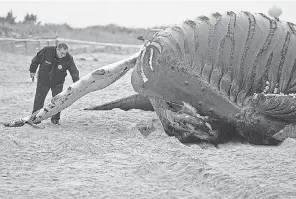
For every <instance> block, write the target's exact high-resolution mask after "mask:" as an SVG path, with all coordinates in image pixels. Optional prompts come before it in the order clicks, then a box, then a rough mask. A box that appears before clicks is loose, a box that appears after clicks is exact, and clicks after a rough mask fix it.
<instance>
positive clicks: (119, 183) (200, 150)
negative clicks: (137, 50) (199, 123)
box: [0, 53, 296, 199]
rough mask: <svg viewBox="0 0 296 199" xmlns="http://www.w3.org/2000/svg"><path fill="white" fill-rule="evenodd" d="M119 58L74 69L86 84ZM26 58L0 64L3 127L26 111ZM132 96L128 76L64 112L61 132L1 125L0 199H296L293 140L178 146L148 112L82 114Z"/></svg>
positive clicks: (29, 85)
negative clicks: (90, 76)
mask: <svg viewBox="0 0 296 199" xmlns="http://www.w3.org/2000/svg"><path fill="white" fill-rule="evenodd" d="M81 57H83V58H85V59H86V60H84V61H83V60H80V58H81ZM124 57H127V56H124V55H110V54H104V53H100V54H92V55H76V56H75V59H76V63H77V66H78V67H79V69H80V71H81V74H82V75H85V74H87V73H88V72H90V71H92V70H94V69H95V68H98V67H100V66H103V65H105V64H107V63H111V62H115V61H117V60H120V59H122V58H124ZM31 58H32V57H29V56H21V55H12V54H2V55H0V121H9V120H13V119H18V118H21V117H24V116H27V115H28V114H30V112H31V110H32V106H33V98H34V93H35V88H36V82H31V80H30V78H29V71H28V67H29V64H30V60H31ZM93 58H97V59H98V61H97V62H95V61H93ZM70 84H71V78H70V76H68V77H67V81H66V85H65V86H68V85H70ZM133 93H134V91H133V89H132V87H131V85H130V72H129V73H128V74H127V75H125V76H124V77H123V78H122V79H121V80H119V81H118V82H116V83H115V84H113V85H111V86H110V87H108V88H106V89H104V90H101V91H97V92H94V93H91V94H89V95H87V96H85V97H83V98H81V99H79V100H78V101H77V102H75V103H74V104H73V105H72V106H71V107H69V108H68V109H66V110H64V111H63V112H62V119H61V124H62V125H61V126H54V125H52V124H51V123H50V121H49V120H46V121H43V123H42V125H43V126H45V129H34V128H32V127H31V126H29V125H25V126H23V127H19V128H5V127H4V126H2V125H1V126H0V135H1V137H0V198H129V199H130V198H135V199H136V198H137V199H138V198H190V199H193V198H203V199H211V198H213V199H214V198H215V199H219V198H231V199H232V198H233V199H236V198H252V199H253V198H258V199H265V198H266V199H267V198H283V199H289V198H291V199H292V198H293V199H294V198H296V140H295V139H286V140H285V141H284V142H283V143H282V144H281V145H280V146H253V145H250V144H246V143H240V142H237V143H226V144H220V145H219V146H218V147H217V148H216V147H214V146H211V145H206V144H204V145H196V144H191V145H184V144H182V143H180V142H179V141H178V140H177V139H175V138H172V137H168V136H167V135H166V134H165V133H164V132H163V130H162V129H161V125H160V123H159V120H158V118H157V117H156V114H155V113H154V112H144V111H139V110H132V111H127V112H125V111H122V110H119V109H115V110H112V111H84V110H83V108H85V107H89V106H92V105H97V104H100V103H105V102H107V101H110V100H114V99H118V98H121V97H125V96H128V95H130V94H133ZM50 95H51V93H49V95H48V98H47V102H48V100H49V99H50ZM144 127H145V128H144ZM147 127H148V128H147Z"/></svg>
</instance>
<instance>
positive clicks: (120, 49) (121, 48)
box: [0, 37, 142, 54]
mask: <svg viewBox="0 0 296 199" xmlns="http://www.w3.org/2000/svg"><path fill="white" fill-rule="evenodd" d="M60 42H65V43H68V44H69V52H71V53H72V54H80V53H93V52H110V53H115V54H129V53H133V52H137V51H138V50H139V49H140V48H141V46H142V45H131V44H115V43H101V42H93V41H82V40H72V39H66V38H58V37H56V38H47V39H42V38H37V39H16V38H0V51H1V52H8V53H19V54H33V53H36V52H38V51H39V50H40V49H41V48H43V47H45V46H50V45H57V44H58V43H60Z"/></svg>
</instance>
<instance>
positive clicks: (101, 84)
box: [22, 52, 140, 123]
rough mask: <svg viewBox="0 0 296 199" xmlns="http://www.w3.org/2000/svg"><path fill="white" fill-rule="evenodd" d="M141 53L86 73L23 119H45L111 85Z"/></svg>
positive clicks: (30, 121)
mask: <svg viewBox="0 0 296 199" xmlns="http://www.w3.org/2000/svg"><path fill="white" fill-rule="evenodd" d="M139 55H140V52H138V53H136V54H134V55H132V56H131V57H129V58H126V59H124V60H121V61H118V62H115V63H112V64H109V65H107V66H103V67H101V68H99V69H97V70H95V71H93V72H91V73H89V74H87V75H85V76H84V77H82V78H81V79H80V80H79V81H77V82H75V83H74V84H72V85H71V86H69V87H68V88H67V89H65V90H63V91H62V92H61V93H60V94H58V95H56V96H55V97H53V98H52V100H51V102H50V103H49V104H48V105H47V106H45V107H44V108H42V109H40V110H39V111H36V112H35V113H33V114H32V115H31V116H27V117H25V118H22V120H23V121H25V122H29V123H35V122H38V121H42V120H45V119H47V118H49V117H51V116H53V115H55V114H56V113H58V112H60V111H61V110H63V109H65V108H67V107H69V106H70V105H72V104H73V103H74V102H75V101H76V100H78V99H79V98H81V97H83V96H84V95H86V94H88V93H90V92H93V91H97V90H101V89H103V88H105V87H107V86H109V85H110V84H112V83H114V82H115V81H117V80H118V79H119V78H120V77H122V76H123V75H124V74H126V72H127V71H129V70H130V69H131V68H133V67H134V66H135V64H136V60H137V58H138V56H139Z"/></svg>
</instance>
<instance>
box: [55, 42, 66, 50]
mask: <svg viewBox="0 0 296 199" xmlns="http://www.w3.org/2000/svg"><path fill="white" fill-rule="evenodd" d="M57 47H58V49H61V48H62V49H64V50H68V46H67V44H65V43H59V44H58V46H57Z"/></svg>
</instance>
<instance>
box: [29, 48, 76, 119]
mask: <svg viewBox="0 0 296 199" xmlns="http://www.w3.org/2000/svg"><path fill="white" fill-rule="evenodd" d="M38 66H39V71H38V76H37V77H38V78H37V87H36V94H35V99H34V107H33V113H34V112H36V111H38V110H39V109H41V108H42V107H43V106H44V101H45V98H46V95H47V93H48V91H49V90H50V89H51V92H52V96H53V97H54V96H56V95H57V94H59V93H60V92H62V91H63V85H64V82H65V77H66V76H67V70H68V71H69V72H70V75H71V76H72V80H73V82H76V81H78V80H79V71H78V69H77V68H76V66H75V63H74V60H73V57H72V56H71V55H70V54H69V53H68V46H67V44H65V43H60V44H58V45H57V46H47V47H44V48H43V49H42V50H40V51H39V52H38V53H37V55H36V56H35V57H34V58H33V59H32V62H31V65H30V69H29V71H30V77H31V78H32V80H33V81H34V77H35V74H36V70H37V68H38ZM59 120H60V112H59V113H57V114H56V115H54V116H52V118H51V122H52V123H53V124H59ZM39 123H40V122H39Z"/></svg>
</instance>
